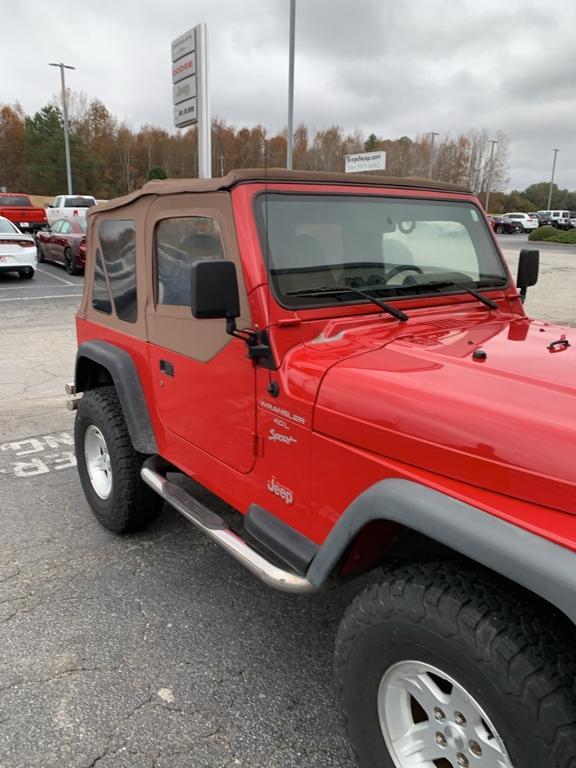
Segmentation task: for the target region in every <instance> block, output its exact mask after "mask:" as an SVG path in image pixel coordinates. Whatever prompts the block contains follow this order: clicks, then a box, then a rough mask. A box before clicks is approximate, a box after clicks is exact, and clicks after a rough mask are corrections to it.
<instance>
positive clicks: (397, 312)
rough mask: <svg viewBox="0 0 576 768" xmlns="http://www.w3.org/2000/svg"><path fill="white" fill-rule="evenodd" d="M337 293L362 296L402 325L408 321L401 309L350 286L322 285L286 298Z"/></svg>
mask: <svg viewBox="0 0 576 768" xmlns="http://www.w3.org/2000/svg"><path fill="white" fill-rule="evenodd" d="M339 293H354V294H356V295H357V296H362V298H363V299H366V300H367V301H371V302H372V304H376V306H377V307H380V309H383V310H384V312H388V314H389V315H392V317H395V318H396V319H397V320H401V321H402V322H403V323H405V322H406V320H408V315H407V314H406V313H405V312H402V310H401V309H396V307H391V306H390V304H386V302H385V301H380V299H377V298H376V297H375V296H370V294H369V293H365V292H364V291H361V290H360V289H359V288H352V286H350V285H335V286H329V285H322V286H320V287H318V288H303V289H302V290H299V291H288V293H287V294H286V296H321V295H325V296H330V295H332V296H337V295H338V294H339Z"/></svg>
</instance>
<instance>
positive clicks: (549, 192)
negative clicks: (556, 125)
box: [547, 149, 560, 208]
mask: <svg viewBox="0 0 576 768" xmlns="http://www.w3.org/2000/svg"><path fill="white" fill-rule="evenodd" d="M552 151H553V152H554V161H553V163H552V177H551V179H550V189H549V190H548V206H547V207H548V208H550V205H551V203H552V187H553V186H554V174H555V172H556V155H557V154H558V152H560V150H559V149H554V150H552Z"/></svg>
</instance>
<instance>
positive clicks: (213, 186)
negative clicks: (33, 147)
mask: <svg viewBox="0 0 576 768" xmlns="http://www.w3.org/2000/svg"><path fill="white" fill-rule="evenodd" d="M249 181H261V182H270V183H272V182H277V181H284V182H292V183H304V184H348V185H350V186H360V185H364V186H371V187H405V188H406V189H414V188H416V189H431V190H440V191H442V192H460V193H462V192H464V193H470V190H469V189H466V187H460V186H458V185H456V184H449V183H448V182H445V181H432V180H430V179H420V178H411V177H405V178H395V177H393V176H360V175H359V174H355V173H326V172H324V171H288V170H286V169H285V168H268V169H267V170H266V171H265V170H264V168H242V169H241V170H238V171H230V173H227V174H226V176H220V177H218V178H215V179H166V180H165V181H160V180H158V181H149V182H148V183H147V184H144V186H143V187H142V188H141V189H137V190H136V191H135V192H131V193H130V194H129V195H124V196H123V197H117V198H115V199H114V200H110V201H109V202H106V203H100V204H99V205H97V206H94V207H93V208H90V209H89V210H88V216H93V215H94V214H97V213H100V212H101V211H109V210H111V209H114V208H121V207H122V206H123V205H128V204H129V203H132V202H133V201H134V200H138V198H140V197H143V196H145V195H172V194H177V193H178V192H216V191H218V190H221V189H231V188H232V187H234V186H236V185H237V184H243V183H246V182H249Z"/></svg>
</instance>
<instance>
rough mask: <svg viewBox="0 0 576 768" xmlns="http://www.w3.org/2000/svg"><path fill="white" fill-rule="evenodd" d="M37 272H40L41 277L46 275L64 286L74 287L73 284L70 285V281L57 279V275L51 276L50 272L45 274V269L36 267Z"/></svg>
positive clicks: (61, 278)
mask: <svg viewBox="0 0 576 768" xmlns="http://www.w3.org/2000/svg"><path fill="white" fill-rule="evenodd" d="M36 269H37V270H38V272H42V274H43V275H48V277H53V278H54V280H59V281H60V282H61V283H64V285H74V283H71V282H70V280H64V278H63V277H58V275H53V274H52V272H46V270H45V269H42V267H36Z"/></svg>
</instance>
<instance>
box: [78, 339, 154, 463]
mask: <svg viewBox="0 0 576 768" xmlns="http://www.w3.org/2000/svg"><path fill="white" fill-rule="evenodd" d="M86 361H92V362H94V363H98V365H101V366H102V367H103V368H105V369H106V370H107V371H108V373H109V374H110V378H111V379H112V382H113V383H114V387H115V388H116V392H117V393H118V399H119V400H120V405H121V406H122V411H123V413H124V418H125V419H126V425H127V427H128V432H129V434H130V439H131V440H132V445H133V446H134V448H135V449H136V450H137V451H139V452H140V453H147V454H155V453H158V446H157V444H156V436H155V435H154V430H153V429H152V421H151V419H150V413H149V411H148V406H147V404H146V398H145V397H144V390H143V389H142V383H141V381H140V377H139V376H138V372H137V370H136V365H135V364H134V360H133V359H132V357H131V356H130V355H129V354H128V352H126V350H124V349H120V348H119V347H116V346H114V345H113V344H109V343H108V342H106V341H100V340H99V339H95V340H92V341H85V342H84V343H83V344H80V346H79V347H78V352H77V353H76V370H75V375H74V384H75V386H76V392H86V391H88V390H90V389H94V387H95V386H98V384H96V383H94V381H93V380H92V378H91V376H90V366H89V364H87V362H86Z"/></svg>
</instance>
